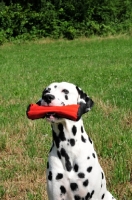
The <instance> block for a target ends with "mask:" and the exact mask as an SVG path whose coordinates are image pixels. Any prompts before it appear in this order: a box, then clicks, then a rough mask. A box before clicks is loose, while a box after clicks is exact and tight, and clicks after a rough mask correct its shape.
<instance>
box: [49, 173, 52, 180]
mask: <svg viewBox="0 0 132 200" xmlns="http://www.w3.org/2000/svg"><path fill="white" fill-rule="evenodd" d="M48 179H49V181H52V172H51V171H49V175H48Z"/></svg>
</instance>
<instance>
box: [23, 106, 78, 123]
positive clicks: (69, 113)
mask: <svg viewBox="0 0 132 200" xmlns="http://www.w3.org/2000/svg"><path fill="white" fill-rule="evenodd" d="M79 107H80V105H79V104H78V105H67V106H39V105H38V104H30V105H29V106H28V108H27V112H26V114H27V117H28V118H29V119H32V120H34V119H40V118H44V117H45V116H46V114H50V113H55V114H57V116H58V117H60V118H67V119H70V120H73V121H78V120H79V118H80V117H79V113H80V112H79Z"/></svg>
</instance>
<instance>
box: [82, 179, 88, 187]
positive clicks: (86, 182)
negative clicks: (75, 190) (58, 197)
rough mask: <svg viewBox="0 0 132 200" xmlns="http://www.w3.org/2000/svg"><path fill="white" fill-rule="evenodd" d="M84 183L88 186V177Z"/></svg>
mask: <svg viewBox="0 0 132 200" xmlns="http://www.w3.org/2000/svg"><path fill="white" fill-rule="evenodd" d="M83 185H84V186H85V187H87V186H88V179H86V180H85V181H84V182H83Z"/></svg>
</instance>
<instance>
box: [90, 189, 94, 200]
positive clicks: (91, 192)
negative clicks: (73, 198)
mask: <svg viewBox="0 0 132 200" xmlns="http://www.w3.org/2000/svg"><path fill="white" fill-rule="evenodd" d="M93 194H94V190H93V191H92V192H91V195H90V198H92V196H93Z"/></svg>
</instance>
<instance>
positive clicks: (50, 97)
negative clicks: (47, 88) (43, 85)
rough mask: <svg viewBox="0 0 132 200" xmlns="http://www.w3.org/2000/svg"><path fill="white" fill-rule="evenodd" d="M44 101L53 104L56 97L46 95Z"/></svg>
mask: <svg viewBox="0 0 132 200" xmlns="http://www.w3.org/2000/svg"><path fill="white" fill-rule="evenodd" d="M42 98H43V100H44V101H45V102H46V103H48V104H49V103H51V101H52V100H53V99H55V96H54V95H52V94H45V95H43V97H42Z"/></svg>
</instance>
